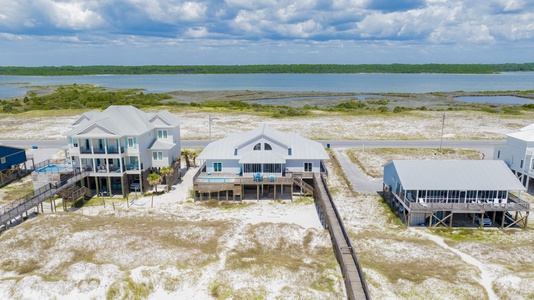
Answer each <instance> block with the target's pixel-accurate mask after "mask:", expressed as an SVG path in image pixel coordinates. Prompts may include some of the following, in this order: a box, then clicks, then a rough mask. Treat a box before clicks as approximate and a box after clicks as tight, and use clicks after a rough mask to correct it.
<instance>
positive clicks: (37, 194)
mask: <svg viewBox="0 0 534 300" xmlns="http://www.w3.org/2000/svg"><path fill="white" fill-rule="evenodd" d="M88 174H89V172H80V171H79V170H77V169H75V170H73V171H72V172H70V173H67V174H65V176H64V177H63V180H61V181H59V182H56V183H48V184H46V185H45V186H43V187H41V188H39V189H37V190H35V191H34V195H33V196H32V195H27V196H25V197H23V198H22V199H19V200H16V201H13V202H11V203H9V204H7V205H4V206H2V207H0V224H6V223H7V222H8V221H10V220H13V219H15V218H16V217H17V216H20V215H22V214H23V213H25V212H27V211H28V210H30V209H32V208H34V207H36V206H37V205H39V204H41V203H42V202H43V201H45V200H46V199H48V198H51V197H53V196H54V195H55V194H56V193H58V192H60V191H62V190H63V189H65V188H67V187H68V186H70V185H72V184H75V183H76V182H78V181H79V180H81V179H83V178H85V177H86V176H87V175H88Z"/></svg>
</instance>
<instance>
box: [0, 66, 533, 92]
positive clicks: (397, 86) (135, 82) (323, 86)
mask: <svg viewBox="0 0 534 300" xmlns="http://www.w3.org/2000/svg"><path fill="white" fill-rule="evenodd" d="M73 83H77V84H96V85H100V86H105V87H111V88H143V89H146V91H147V92H150V93H161V92H171V91H177V90H184V91H200V90H257V91H295V92H312V91H315V92H355V93H387V92H399V93H426V92H451V91H504V90H534V72H511V73H502V74H491V75H464V74H223V75H178V74H173V75H91V76H46V77H41V76H0V98H7V97H18V96H24V95H25V93H26V91H27V90H28V89H29V88H28V87H29V86H46V85H61V84H73Z"/></svg>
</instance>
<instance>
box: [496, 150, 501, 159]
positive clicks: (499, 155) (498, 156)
mask: <svg viewBox="0 0 534 300" xmlns="http://www.w3.org/2000/svg"><path fill="white" fill-rule="evenodd" d="M497 158H501V150H499V151H497Z"/></svg>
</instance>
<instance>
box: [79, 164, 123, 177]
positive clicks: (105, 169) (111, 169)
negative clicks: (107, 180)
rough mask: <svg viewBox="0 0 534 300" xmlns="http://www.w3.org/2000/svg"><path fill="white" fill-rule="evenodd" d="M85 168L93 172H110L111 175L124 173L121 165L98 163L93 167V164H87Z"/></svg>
mask: <svg viewBox="0 0 534 300" xmlns="http://www.w3.org/2000/svg"><path fill="white" fill-rule="evenodd" d="M83 169H84V170H85V171H90V172H91V173H92V174H94V173H98V174H110V175H116V174H122V170H121V169H120V167H119V166H114V165H109V166H106V165H98V166H96V167H94V168H93V166H92V165H85V166H83Z"/></svg>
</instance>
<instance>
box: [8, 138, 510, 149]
mask: <svg viewBox="0 0 534 300" xmlns="http://www.w3.org/2000/svg"><path fill="white" fill-rule="evenodd" d="M318 142H320V143H321V144H323V145H324V146H325V147H326V146H328V145H330V147H331V148H412V147H415V148H436V149H437V148H439V144H440V141H439V140H319V141H318ZM208 143H209V141H207V140H182V146H183V148H204V147H206V145H207V144H208ZM504 143H505V141H504V140H500V141H494V140H474V141H467V140H464V141H455V140H450V141H449V140H445V141H443V144H442V146H443V148H466V149H490V148H491V149H493V147H494V146H495V145H501V144H504ZM0 144H4V145H8V146H13V147H21V148H29V147H32V146H38V147H39V148H61V147H62V146H65V145H67V140H0Z"/></svg>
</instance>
